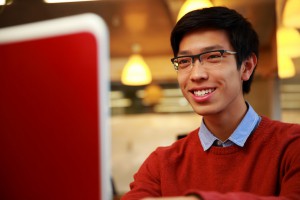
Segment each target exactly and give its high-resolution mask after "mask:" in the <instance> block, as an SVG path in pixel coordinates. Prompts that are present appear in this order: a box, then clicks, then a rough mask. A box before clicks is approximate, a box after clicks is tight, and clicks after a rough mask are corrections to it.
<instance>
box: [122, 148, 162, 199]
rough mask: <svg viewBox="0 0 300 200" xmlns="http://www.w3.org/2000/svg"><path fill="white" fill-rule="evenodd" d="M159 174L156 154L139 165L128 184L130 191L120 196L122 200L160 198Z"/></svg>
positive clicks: (152, 154)
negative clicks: (132, 179)
mask: <svg viewBox="0 0 300 200" xmlns="http://www.w3.org/2000/svg"><path fill="white" fill-rule="evenodd" d="M160 188H161V186H160V173H159V163H158V158H157V154H156V152H153V153H151V154H150V156H149V157H148V158H147V159H146V160H145V162H144V163H143V164H142V165H141V167H140V169H139V170H138V171H137V173H136V174H135V175H134V181H133V182H132V183H131V184H130V191H129V192H128V193H126V194H125V195H124V196H122V198H121V199H122V200H138V199H141V198H144V197H160V196H161V189H160Z"/></svg>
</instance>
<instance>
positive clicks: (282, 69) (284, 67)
mask: <svg viewBox="0 0 300 200" xmlns="http://www.w3.org/2000/svg"><path fill="white" fill-rule="evenodd" d="M295 75H296V70H295V66H294V63H293V61H292V59H291V58H290V57H288V56H285V55H279V56H278V76H279V78H282V79H284V78H291V77H293V76H295Z"/></svg>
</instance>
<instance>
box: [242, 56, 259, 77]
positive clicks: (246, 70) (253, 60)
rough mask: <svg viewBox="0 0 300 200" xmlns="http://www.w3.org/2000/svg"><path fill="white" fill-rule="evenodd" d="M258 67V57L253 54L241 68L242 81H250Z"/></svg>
mask: <svg viewBox="0 0 300 200" xmlns="http://www.w3.org/2000/svg"><path fill="white" fill-rule="evenodd" d="M256 65H257V57H256V55H255V54H254V53H252V54H251V56H249V57H248V58H247V59H246V60H245V61H244V62H243V63H242V66H241V70H240V72H241V79H242V80H243V81H247V80H249V78H250V76H251V74H252V73H253V71H254V69H255V67H256Z"/></svg>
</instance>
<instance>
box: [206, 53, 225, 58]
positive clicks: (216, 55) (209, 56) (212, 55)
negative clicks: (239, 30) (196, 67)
mask: <svg viewBox="0 0 300 200" xmlns="http://www.w3.org/2000/svg"><path fill="white" fill-rule="evenodd" d="M221 57H222V56H221V54H219V53H215V54H209V55H207V57H206V59H218V58H221Z"/></svg>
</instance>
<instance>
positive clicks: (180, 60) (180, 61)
mask: <svg viewBox="0 0 300 200" xmlns="http://www.w3.org/2000/svg"><path fill="white" fill-rule="evenodd" d="M189 63H190V60H189V59H179V60H178V64H179V65H186V64H189Z"/></svg>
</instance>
